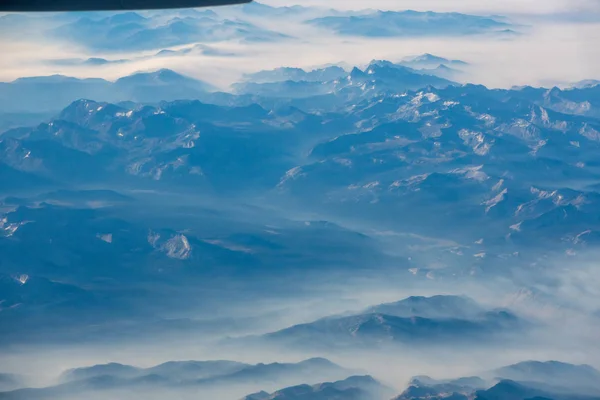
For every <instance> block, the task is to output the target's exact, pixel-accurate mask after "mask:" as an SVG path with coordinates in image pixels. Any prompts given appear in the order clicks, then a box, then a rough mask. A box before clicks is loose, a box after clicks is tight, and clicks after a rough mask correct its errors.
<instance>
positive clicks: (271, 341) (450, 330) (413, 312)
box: [242, 296, 528, 349]
mask: <svg viewBox="0 0 600 400" xmlns="http://www.w3.org/2000/svg"><path fill="white" fill-rule="evenodd" d="M527 326H528V324H527V323H526V322H525V321H522V320H520V319H519V317H517V316H516V315H514V314H512V313H510V312H509V311H506V310H485V309H484V308H483V307H481V306H479V305H478V304H477V303H476V302H475V301H473V300H471V299H469V298H465V297H461V296H433V297H409V298H407V299H404V300H401V301H399V302H395V303H388V304H381V305H378V306H373V307H370V308H368V309H366V310H363V311H361V312H359V313H347V314H344V315H341V316H330V317H326V318H323V319H320V320H317V321H314V322H310V323H307V324H300V325H295V326H291V327H289V328H285V329H283V330H280V331H277V332H272V333H268V334H265V335H262V336H260V337H251V338H247V339H242V343H244V342H245V341H250V342H252V341H256V342H257V343H265V344H268V345H278V346H284V348H301V349H314V348H316V349H331V348H344V347H346V348H352V349H358V348H364V347H366V348H373V347H380V346H385V345H390V344H401V343H410V344H412V345H415V346H416V345H426V346H435V345H443V344H445V343H448V342H451V343H453V345H455V346H456V345H459V344H466V343H472V342H473V340H478V341H480V342H481V343H484V342H485V343H489V342H493V341H494V340H495V339H498V338H499V337H503V339H504V340H505V339H506V336H508V334H512V335H518V334H522V333H524V332H525V328H526V327H527Z"/></svg>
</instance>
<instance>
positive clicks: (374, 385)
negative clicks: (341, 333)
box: [244, 376, 393, 400]
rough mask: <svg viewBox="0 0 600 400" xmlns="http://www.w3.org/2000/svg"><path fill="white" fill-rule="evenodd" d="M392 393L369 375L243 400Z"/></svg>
mask: <svg viewBox="0 0 600 400" xmlns="http://www.w3.org/2000/svg"><path fill="white" fill-rule="evenodd" d="M392 393H393V390H392V389H390V388H387V387H386V386H384V385H383V384H381V383H379V382H378V381H376V380H375V379H373V378H372V377H370V376H352V377H350V378H347V379H345V380H343V381H337V382H328V383H321V384H318V385H312V386H311V385H298V386H293V387H289V388H285V389H281V390H278V391H276V392H274V393H271V394H269V393H267V392H264V391H263V392H259V393H254V394H251V395H248V396H246V397H244V400H291V399H294V400H309V399H310V400H336V399H346V400H367V399H368V400H379V399H388V398H389V396H390V395H391V394H392Z"/></svg>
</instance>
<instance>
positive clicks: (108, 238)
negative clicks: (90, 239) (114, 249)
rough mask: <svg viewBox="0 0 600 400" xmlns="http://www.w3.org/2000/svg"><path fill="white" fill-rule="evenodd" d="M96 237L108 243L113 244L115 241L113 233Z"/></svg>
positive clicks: (100, 234)
mask: <svg viewBox="0 0 600 400" xmlns="http://www.w3.org/2000/svg"><path fill="white" fill-rule="evenodd" d="M96 237H97V238H98V239H100V240H102V241H103V242H106V243H112V241H113V235H112V233H105V234H102V233H99V234H97V235H96Z"/></svg>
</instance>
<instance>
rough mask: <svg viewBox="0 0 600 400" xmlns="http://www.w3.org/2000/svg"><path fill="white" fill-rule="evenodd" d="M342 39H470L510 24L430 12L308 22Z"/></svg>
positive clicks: (327, 17)
mask: <svg viewBox="0 0 600 400" xmlns="http://www.w3.org/2000/svg"><path fill="white" fill-rule="evenodd" d="M308 22H309V23H310V24H313V25H315V26H318V27H322V28H327V29H331V30H333V31H334V32H336V33H338V34H341V35H352V36H367V37H394V36H438V35H456V36H460V35H473V34H483V33H490V32H495V31H501V30H505V29H508V28H510V27H511V25H510V24H509V23H506V22H503V21H497V20H495V19H494V18H491V17H482V16H474V15H468V14H460V13H436V12H432V11H427V12H419V11H412V10H407V11H374V12H372V13H366V14H363V15H351V16H326V17H321V18H316V19H313V20H310V21H308Z"/></svg>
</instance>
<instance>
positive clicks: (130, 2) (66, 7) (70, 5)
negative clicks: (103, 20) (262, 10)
mask: <svg viewBox="0 0 600 400" xmlns="http://www.w3.org/2000/svg"><path fill="white" fill-rule="evenodd" d="M251 1H252V0H0V12H5V11H9V12H12V11H15V12H37V11H102V10H152V9H161V8H194V7H211V6H224V5H229V4H242V3H250V2H251Z"/></svg>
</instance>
